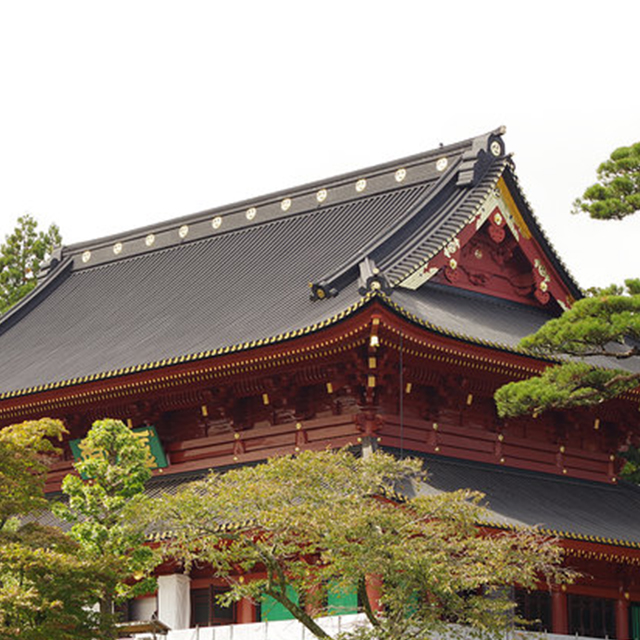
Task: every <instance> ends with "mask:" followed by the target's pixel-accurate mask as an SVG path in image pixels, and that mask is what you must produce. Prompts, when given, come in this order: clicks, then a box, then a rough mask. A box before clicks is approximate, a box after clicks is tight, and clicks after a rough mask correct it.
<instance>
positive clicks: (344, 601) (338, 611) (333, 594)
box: [327, 586, 358, 616]
mask: <svg viewBox="0 0 640 640" xmlns="http://www.w3.org/2000/svg"><path fill="white" fill-rule="evenodd" d="M327 608H328V610H329V615H330V616H342V615H347V614H349V613H358V592H357V590H356V588H355V587H354V588H353V589H348V590H347V589H340V588H339V587H331V586H330V587H329V589H328V592H327Z"/></svg>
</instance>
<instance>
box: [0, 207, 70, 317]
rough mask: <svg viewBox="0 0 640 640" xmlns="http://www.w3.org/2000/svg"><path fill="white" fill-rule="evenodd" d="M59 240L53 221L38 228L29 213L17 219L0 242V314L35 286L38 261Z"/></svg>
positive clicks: (45, 255)
mask: <svg viewBox="0 0 640 640" xmlns="http://www.w3.org/2000/svg"><path fill="white" fill-rule="evenodd" d="M60 242H61V237H60V230H59V229H58V227H57V226H56V225H55V224H52V225H51V226H50V227H49V228H48V229H47V230H46V231H38V223H37V222H36V221H35V219H34V218H33V217H32V216H30V215H28V214H26V215H23V216H20V217H19V218H18V222H17V225H16V227H15V229H14V230H13V232H12V233H11V234H9V235H8V236H6V238H5V241H4V243H3V244H2V245H0V313H4V312H5V311H6V310H7V309H9V307H11V306H13V305H14V304H15V303H16V302H18V300H20V299H21V298H23V297H24V296H26V295H27V293H29V291H31V289H33V288H34V287H35V286H36V275H37V273H38V270H39V268H40V264H41V263H42V261H43V260H45V259H46V258H47V257H48V256H49V255H50V254H51V251H52V249H53V248H54V247H55V246H57V245H59V244H60Z"/></svg>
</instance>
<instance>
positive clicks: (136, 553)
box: [55, 419, 157, 637]
mask: <svg viewBox="0 0 640 640" xmlns="http://www.w3.org/2000/svg"><path fill="white" fill-rule="evenodd" d="M80 447H81V449H82V450H83V452H85V455H84V456H83V459H82V460H80V461H79V462H76V463H75V468H76V471H77V472H78V474H79V475H68V476H67V477H66V478H65V479H64V480H63V483H62V491H63V493H64V494H66V496H67V497H68V503H59V504H57V505H55V513H56V515H58V516H59V517H60V518H62V519H64V520H66V521H68V522H71V523H72V524H73V526H72V528H71V536H72V538H73V539H74V540H75V541H76V542H77V544H78V545H79V546H80V548H81V550H82V552H83V554H84V555H85V556H86V557H87V558H89V559H90V560H92V561H93V562H95V563H97V564H99V565H100V566H101V571H102V573H103V575H104V581H103V585H102V590H101V592H100V594H99V604H100V628H101V633H102V634H103V637H110V636H112V637H114V636H115V628H114V622H115V617H114V605H115V604H118V603H119V602H122V601H124V600H126V599H129V598H131V597H134V596H136V595H138V594H143V593H147V592H149V591H153V590H154V589H155V580H154V579H153V577H152V576H151V572H152V571H153V569H154V567H155V566H156V564H157V559H156V558H157V556H156V554H155V552H154V551H153V550H152V549H151V548H150V547H149V546H148V545H145V540H146V535H145V526H146V525H145V522H144V521H143V520H142V519H141V518H140V517H139V516H140V515H141V514H144V513H146V511H147V506H146V504H147V500H148V498H147V496H146V495H145V493H144V486H145V483H146V482H147V480H149V478H150V477H151V471H150V470H149V468H148V466H147V463H146V457H147V456H146V450H145V447H144V445H143V443H142V442H141V441H140V439H139V438H137V437H136V435H135V434H134V433H133V432H132V431H131V429H129V428H128V427H127V426H126V425H125V424H123V423H122V422H121V421H119V420H110V419H107V420H98V421H96V422H95V423H94V424H93V426H92V428H91V429H90V430H89V432H88V434H87V436H86V438H84V440H83V441H82V442H81V444H80Z"/></svg>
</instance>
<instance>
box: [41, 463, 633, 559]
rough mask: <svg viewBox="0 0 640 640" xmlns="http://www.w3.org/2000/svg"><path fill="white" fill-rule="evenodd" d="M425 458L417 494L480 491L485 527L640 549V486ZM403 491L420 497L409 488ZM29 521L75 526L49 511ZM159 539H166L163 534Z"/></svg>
mask: <svg viewBox="0 0 640 640" xmlns="http://www.w3.org/2000/svg"><path fill="white" fill-rule="evenodd" d="M411 455H414V454H411ZM420 457H421V458H423V459H424V461H425V467H426V469H427V472H428V478H427V482H426V483H425V484H424V485H423V486H422V487H421V488H420V489H419V490H418V492H419V493H422V492H424V493H432V492H434V491H435V492H439V491H455V490H457V489H473V490H475V491H480V492H481V493H483V494H484V495H485V499H484V504H485V506H487V508H488V512H487V516H486V520H484V521H483V522H482V524H486V525H488V526H494V527H499V528H517V527H518V526H522V525H529V526H536V527H538V528H539V529H540V530H541V531H542V532H543V533H548V534H550V535H554V536H558V537H561V538H568V539H574V540H584V541H587V542H599V543H603V544H609V545H619V546H625V547H635V548H640V487H638V486H636V485H633V484H629V483H627V482H619V483H618V484H605V483H600V482H592V481H588V480H579V479H575V478H566V477H563V476H557V475H552V474H546V473H539V472H535V471H526V470H522V469H514V468H507V467H501V466H496V465H490V464H483V463H477V462H470V461H464V460H457V459H453V458H446V457H443V456H435V455H433V456H431V455H428V454H423V455H421V456H420ZM206 474H207V471H199V472H196V473H188V474H175V475H166V476H156V477H154V478H153V479H152V480H151V481H149V483H148V484H147V490H146V492H147V494H148V495H149V496H150V497H152V498H158V497H160V496H161V495H164V494H167V493H168V494H175V493H176V492H177V491H178V490H179V489H180V488H181V487H183V486H185V485H186V484H187V483H189V482H193V481H194V480H199V479H201V478H203V477H204V476H205V475H206ZM402 493H403V494H404V495H405V496H408V497H411V496H413V495H415V492H414V490H413V489H411V488H410V487H407V486H405V487H403V488H402ZM50 497H51V498H52V499H53V498H56V497H57V496H50ZM29 519H36V520H37V521H38V522H39V523H40V524H43V525H49V526H58V527H61V528H62V529H64V530H68V529H69V528H70V526H69V525H68V524H67V523H64V522H60V521H59V520H58V519H57V518H56V517H55V516H53V514H51V513H50V512H45V513H42V514H39V515H36V516H32V517H31V518H29ZM154 535H155V537H157V538H158V539H161V538H162V537H163V534H162V533H156V534H154Z"/></svg>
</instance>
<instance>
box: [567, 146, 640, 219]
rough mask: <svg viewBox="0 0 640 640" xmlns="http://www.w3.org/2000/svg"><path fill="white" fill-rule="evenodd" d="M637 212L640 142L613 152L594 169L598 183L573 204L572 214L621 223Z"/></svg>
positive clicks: (639, 180)
mask: <svg viewBox="0 0 640 640" xmlns="http://www.w3.org/2000/svg"><path fill="white" fill-rule="evenodd" d="M637 211H640V142H636V143H635V144H632V145H631V146H629V147H620V148H619V149H616V150H615V151H614V152H613V153H612V154H611V156H610V157H609V159H608V160H606V161H605V162H603V163H602V164H601V165H600V166H599V167H598V182H596V183H595V184H593V185H592V186H590V187H589V188H588V189H586V190H585V192H584V194H583V195H582V197H581V198H578V199H577V200H576V201H575V202H574V212H585V213H588V214H589V215H590V216H591V217H592V218H597V219H603V220H621V219H622V218H624V217H626V216H628V215H630V214H632V213H635V212H637Z"/></svg>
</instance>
